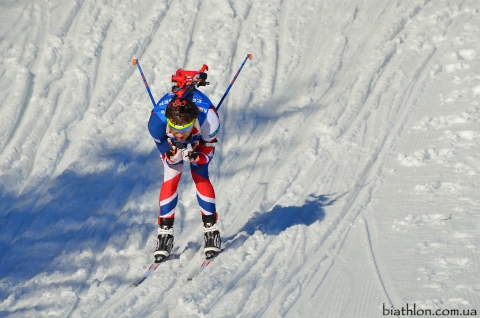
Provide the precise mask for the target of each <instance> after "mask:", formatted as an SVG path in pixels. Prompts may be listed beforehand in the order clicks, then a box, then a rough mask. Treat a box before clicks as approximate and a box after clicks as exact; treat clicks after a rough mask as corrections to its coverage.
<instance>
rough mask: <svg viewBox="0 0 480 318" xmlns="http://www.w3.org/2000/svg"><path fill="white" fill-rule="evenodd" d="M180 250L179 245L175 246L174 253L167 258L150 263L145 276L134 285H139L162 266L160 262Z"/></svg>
mask: <svg viewBox="0 0 480 318" xmlns="http://www.w3.org/2000/svg"><path fill="white" fill-rule="evenodd" d="M178 250H179V247H178V246H176V247H174V248H173V250H172V253H171V254H170V255H169V256H168V257H167V258H165V259H164V260H163V261H161V262H160V263H157V262H153V263H152V264H150V266H149V267H148V269H147V272H146V273H145V275H143V277H142V278H141V279H140V280H139V281H138V282H136V283H133V286H135V287H137V286H138V285H140V284H141V283H143V282H144V281H145V280H146V279H147V278H148V276H150V274H151V273H153V272H154V271H155V270H156V269H157V268H158V266H160V264H162V263H165V262H166V261H167V260H168V259H169V258H170V257H171V256H172V255H173V254H174V253H175V252H177V251H178Z"/></svg>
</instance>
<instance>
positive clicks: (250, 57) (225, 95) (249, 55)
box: [216, 53, 253, 111]
mask: <svg viewBox="0 0 480 318" xmlns="http://www.w3.org/2000/svg"><path fill="white" fill-rule="evenodd" d="M247 59H250V60H251V59H253V55H252V54H251V53H248V54H247V56H246V57H245V59H244V60H243V63H242V65H240V68H239V69H238V71H237V74H235V76H234V77H233V79H232V82H231V83H230V85H228V88H227V90H226V91H225V94H223V97H222V99H221V100H220V103H218V106H217V108H216V110H217V111H218V109H219V108H220V106H221V105H222V103H223V100H224V99H225V97H227V94H228V92H229V91H230V88H232V86H233V83H235V80H236V79H237V76H238V74H240V71H241V70H242V68H243V65H245V62H246V61H247Z"/></svg>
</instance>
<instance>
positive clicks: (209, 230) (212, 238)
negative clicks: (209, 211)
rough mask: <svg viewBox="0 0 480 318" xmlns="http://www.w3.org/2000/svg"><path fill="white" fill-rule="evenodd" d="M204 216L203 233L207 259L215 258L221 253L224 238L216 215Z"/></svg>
mask: <svg viewBox="0 0 480 318" xmlns="http://www.w3.org/2000/svg"><path fill="white" fill-rule="evenodd" d="M202 218H203V235H204V239H205V247H204V249H203V251H204V253H205V257H206V259H207V260H208V259H212V258H215V256H217V255H218V253H220V247H221V245H222V239H221V238H220V231H219V227H218V223H217V221H216V220H215V215H208V216H202Z"/></svg>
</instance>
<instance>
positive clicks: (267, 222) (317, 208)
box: [241, 195, 338, 236]
mask: <svg viewBox="0 0 480 318" xmlns="http://www.w3.org/2000/svg"><path fill="white" fill-rule="evenodd" d="M337 199H338V197H336V198H331V195H318V196H310V197H309V198H308V199H307V201H306V202H305V204H304V205H302V206H289V207H284V206H275V207H274V208H273V209H272V210H271V211H270V212H264V213H260V212H255V213H254V214H253V216H252V217H251V218H250V219H249V220H248V222H247V223H246V224H245V226H244V227H243V229H242V230H241V231H245V232H246V233H247V234H248V235H249V236H250V235H253V234H254V233H255V231H261V232H262V233H264V234H268V235H279V234H280V233H281V232H283V231H285V230H286V229H287V228H289V227H291V226H294V225H299V224H304V225H306V226H309V225H311V224H313V223H314V222H317V221H319V222H321V221H322V220H323V219H324V217H325V210H324V207H325V206H328V205H332V204H333V203H334V202H335V201H336V200H337Z"/></svg>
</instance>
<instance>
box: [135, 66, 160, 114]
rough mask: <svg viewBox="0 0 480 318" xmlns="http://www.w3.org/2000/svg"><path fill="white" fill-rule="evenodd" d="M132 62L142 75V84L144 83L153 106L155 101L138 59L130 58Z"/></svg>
mask: <svg viewBox="0 0 480 318" xmlns="http://www.w3.org/2000/svg"><path fill="white" fill-rule="evenodd" d="M132 64H133V65H136V66H137V67H138V71H139V72H140V75H141V76H142V79H143V84H145V88H146V89H147V92H148V95H149V96H150V100H151V101H152V104H153V107H155V106H156V105H157V103H155V99H154V98H153V95H152V92H151V91H150V87H148V83H147V79H146V78H145V75H143V71H142V68H141V67H140V63H138V59H132Z"/></svg>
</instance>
